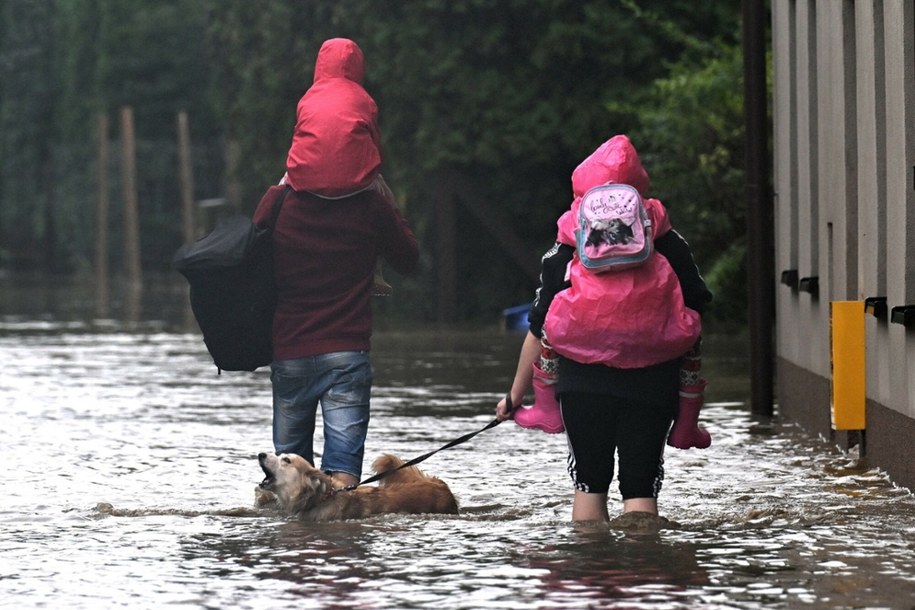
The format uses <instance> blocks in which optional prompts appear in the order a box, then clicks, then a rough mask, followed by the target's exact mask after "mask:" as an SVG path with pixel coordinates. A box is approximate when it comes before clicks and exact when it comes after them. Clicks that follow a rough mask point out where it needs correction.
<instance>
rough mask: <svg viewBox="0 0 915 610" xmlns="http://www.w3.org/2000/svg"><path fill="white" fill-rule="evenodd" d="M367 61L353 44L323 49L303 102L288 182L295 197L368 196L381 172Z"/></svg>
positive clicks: (336, 42)
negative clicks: (367, 190) (364, 82)
mask: <svg viewBox="0 0 915 610" xmlns="http://www.w3.org/2000/svg"><path fill="white" fill-rule="evenodd" d="M364 76H365V58H364V56H363V54H362V50H361V49H360V48H359V46H358V45H357V44H356V43H355V42H353V41H352V40H348V39H346V38H332V39H330V40H327V41H325V42H324V44H323V45H321V49H320V51H318V58H317V60H316V61H315V78H314V84H313V85H312V86H311V87H310V88H309V89H308V91H306V92H305V95H304V96H302V99H301V100H299V104H298V107H297V108H296V126H295V132H294V133H293V136H292V146H291V147H290V149H289V156H288V157H287V159H286V172H287V178H286V180H287V182H288V183H289V184H290V186H292V188H293V189H295V190H297V191H308V192H311V193H314V194H316V195H320V196H323V197H344V196H346V195H350V194H353V193H356V192H359V191H361V190H364V189H365V188H367V187H368V186H369V185H371V183H372V181H373V180H375V178H376V177H377V176H378V174H379V172H380V171H381V137H380V134H379V130H378V107H377V106H376V104H375V101H374V100H373V99H372V98H371V96H369V94H368V93H367V92H366V91H365V89H363V88H362V80H363V78H364Z"/></svg>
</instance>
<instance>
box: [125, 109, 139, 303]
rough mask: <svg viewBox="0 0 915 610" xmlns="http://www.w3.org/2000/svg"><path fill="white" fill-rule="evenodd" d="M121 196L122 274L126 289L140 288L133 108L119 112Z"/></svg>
mask: <svg viewBox="0 0 915 610" xmlns="http://www.w3.org/2000/svg"><path fill="white" fill-rule="evenodd" d="M121 192H122V194H123V197H124V271H125V272H126V274H127V282H128V284H129V286H130V287H132V288H134V287H136V288H138V287H140V286H142V284H143V271H142V268H141V264H140V219H139V207H140V206H139V202H138V197H137V153H136V144H135V139H134V127H133V108H131V107H130V106H124V107H123V108H121Z"/></svg>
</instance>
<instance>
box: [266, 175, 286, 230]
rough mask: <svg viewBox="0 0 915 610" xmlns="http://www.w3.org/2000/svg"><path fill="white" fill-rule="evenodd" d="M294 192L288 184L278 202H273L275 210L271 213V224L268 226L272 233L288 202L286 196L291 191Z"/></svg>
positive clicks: (278, 197)
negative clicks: (285, 202)
mask: <svg viewBox="0 0 915 610" xmlns="http://www.w3.org/2000/svg"><path fill="white" fill-rule="evenodd" d="M291 190H292V187H291V186H289V185H288V184H287V185H285V188H283V192H282V193H280V194H279V195H278V196H277V198H276V201H274V202H273V210H271V211H270V224H268V225H267V228H269V229H270V230H271V231H272V230H273V229H274V227H276V221H277V219H278V218H279V217H280V210H281V209H282V208H283V202H284V201H286V195H288V194H289V191H291Z"/></svg>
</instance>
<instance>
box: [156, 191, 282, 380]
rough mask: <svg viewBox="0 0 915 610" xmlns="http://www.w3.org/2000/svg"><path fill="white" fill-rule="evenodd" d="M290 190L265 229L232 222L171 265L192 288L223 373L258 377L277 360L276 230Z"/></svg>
mask: <svg viewBox="0 0 915 610" xmlns="http://www.w3.org/2000/svg"><path fill="white" fill-rule="evenodd" d="M289 190H290V189H289V187H285V188H284V189H281V190H279V192H278V195H277V198H276V200H274V202H273V208H272V210H271V215H270V220H269V224H267V225H266V226H258V225H255V224H254V223H253V222H251V219H250V218H248V217H247V216H243V215H241V214H237V215H234V216H230V217H229V218H226V219H224V220H222V221H221V222H219V223H218V224H217V225H216V228H215V229H213V231H212V232H211V233H209V234H208V235H206V236H205V237H202V238H200V239H198V240H197V241H195V242H193V243H190V244H185V245H184V246H182V247H181V248H179V249H178V251H177V252H176V253H175V257H174V259H173V260H172V264H173V266H174V267H175V269H177V270H178V271H179V272H180V273H181V274H182V275H183V276H184V277H185V278H187V281H188V283H189V284H190V300H191V310H192V311H193V312H194V317H195V318H196V320H197V324H198V325H199V326H200V330H201V332H202V333H203V342H204V343H205V344H206V347H207V350H208V351H209V352H210V355H211V356H212V357H213V362H214V363H215V364H216V367H217V369H218V371H219V372H222V371H253V370H255V369H257V368H258V367H261V366H265V365H267V364H270V362H271V360H272V359H273V342H272V340H271V335H272V330H273V329H272V326H273V312H274V309H276V289H275V286H274V282H273V227H274V226H275V225H276V219H277V217H278V216H279V213H280V209H281V208H282V205H283V200H284V199H285V198H286V194H287V193H288V192H289Z"/></svg>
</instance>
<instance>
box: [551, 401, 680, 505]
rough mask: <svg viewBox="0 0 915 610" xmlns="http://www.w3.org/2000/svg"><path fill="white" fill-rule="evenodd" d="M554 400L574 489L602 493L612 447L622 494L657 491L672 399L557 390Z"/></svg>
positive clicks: (610, 477)
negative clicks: (668, 401) (557, 404)
mask: <svg viewBox="0 0 915 610" xmlns="http://www.w3.org/2000/svg"><path fill="white" fill-rule="evenodd" d="M560 402H561V405H562V420H563V423H564V424H565V428H566V434H567V436H568V439H569V464H568V468H569V474H570V475H571V477H572V481H573V482H574V483H575V489H577V490H579V491H584V492H588V493H606V492H607V491H608V490H609V488H610V482H611V481H612V480H613V472H614V466H615V455H616V454H617V452H618V453H619V481H620V494H621V495H622V496H623V499H624V500H628V499H630V498H657V497H658V492H659V491H660V490H661V481H662V480H663V478H664V444H665V441H666V439H667V433H668V431H669V430H670V426H671V423H673V418H674V413H675V411H676V404H664V405H660V404H646V403H639V402H635V401H631V400H630V401H621V400H619V399H616V398H613V397H611V396H607V395H604V394H588V393H579V392H563V393H562V395H561V396H560Z"/></svg>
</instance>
